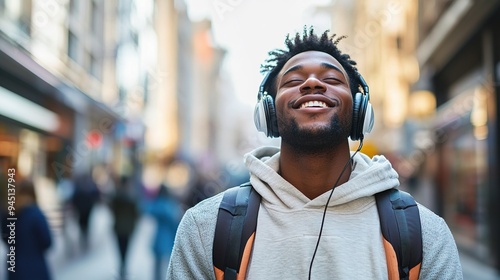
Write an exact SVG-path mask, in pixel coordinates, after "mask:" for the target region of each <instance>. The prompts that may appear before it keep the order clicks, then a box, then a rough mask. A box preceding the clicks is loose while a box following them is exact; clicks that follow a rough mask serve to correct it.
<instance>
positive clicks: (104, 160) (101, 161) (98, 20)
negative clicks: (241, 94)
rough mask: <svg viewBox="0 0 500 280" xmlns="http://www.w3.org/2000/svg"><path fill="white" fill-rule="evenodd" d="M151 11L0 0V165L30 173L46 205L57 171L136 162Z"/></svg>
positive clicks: (148, 69) (134, 166)
mask: <svg viewBox="0 0 500 280" xmlns="http://www.w3.org/2000/svg"><path fill="white" fill-rule="evenodd" d="M153 12H154V1H153V0H149V1H142V0H141V1H134V0H122V1H96V0H86V1H84V0H65V1H53V0H48V1H46V0H45V1H42V0H2V1H0V143H1V144H0V165H1V166H0V167H1V171H0V172H2V173H3V172H4V171H5V170H7V166H8V167H11V168H12V167H13V168H16V172H17V173H18V174H19V175H21V176H29V177H33V179H34V180H35V181H36V182H37V184H36V185H37V188H38V191H39V193H41V195H40V196H39V198H40V200H41V201H39V203H41V204H42V206H43V207H45V209H46V210H47V211H48V212H50V210H53V209H52V208H57V206H58V205H59V204H58V203H57V202H58V201H57V200H58V196H57V187H56V186H57V184H58V182H59V181H60V180H62V179H64V178H72V177H73V176H75V175H77V174H79V173H83V172H91V171H92V169H93V167H95V166H97V165H104V166H107V167H110V171H113V172H115V173H116V174H127V173H128V174H132V173H133V172H135V171H136V170H140V168H138V167H139V166H138V165H139V164H140V163H139V159H140V158H139V157H138V152H140V150H141V149H142V148H141V147H142V146H143V141H144V139H143V135H144V124H143V121H142V118H143V112H144V108H145V104H146V103H147V101H148V93H149V91H150V90H151V88H150V79H151V76H153V75H152V74H151V73H152V72H154V71H152V69H155V68H154V65H155V63H156V57H154V56H152V55H151V54H154V53H153V52H151V48H153V47H155V45H156V41H155V40H154V39H155V38H156V37H155V36H156V35H155V29H154V28H155V25H154V21H153V20H154V13H153ZM49 208H50V209H49ZM51 213H52V212H51ZM50 215H51V214H50V213H49V216H50Z"/></svg>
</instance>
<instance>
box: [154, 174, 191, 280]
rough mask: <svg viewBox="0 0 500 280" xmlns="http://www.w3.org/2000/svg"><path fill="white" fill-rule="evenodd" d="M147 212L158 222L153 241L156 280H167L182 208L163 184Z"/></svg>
mask: <svg viewBox="0 0 500 280" xmlns="http://www.w3.org/2000/svg"><path fill="white" fill-rule="evenodd" d="M146 211H147V213H148V214H149V215H151V216H152V217H153V218H154V219H155V221H156V233H155V237H154V241H153V253H154V257H155V273H154V277H155V278H154V279H155V280H159V279H165V275H166V268H167V266H168V261H169V259H170V254H171V252H172V247H173V246H174V238H175V233H176V231H177V226H178V225H179V222H180V219H181V217H182V212H183V211H182V207H181V205H180V203H179V202H178V201H177V200H176V198H175V197H174V196H173V195H172V194H171V193H170V191H169V189H168V187H167V186H166V185H165V184H161V185H160V188H159V190H158V193H157V195H156V197H155V198H154V199H153V200H152V201H151V202H150V203H149V204H148V205H147V206H146Z"/></svg>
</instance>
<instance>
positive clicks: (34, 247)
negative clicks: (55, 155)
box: [2, 180, 52, 280]
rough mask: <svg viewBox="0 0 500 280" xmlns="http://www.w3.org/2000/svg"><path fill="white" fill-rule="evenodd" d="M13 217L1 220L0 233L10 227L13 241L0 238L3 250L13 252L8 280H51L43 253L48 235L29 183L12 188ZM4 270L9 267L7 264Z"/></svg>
mask: <svg viewBox="0 0 500 280" xmlns="http://www.w3.org/2000/svg"><path fill="white" fill-rule="evenodd" d="M14 205H15V210H14V211H13V212H14V213H15V217H16V218H17V220H15V221H10V220H7V219H6V218H3V219H2V222H3V223H4V224H3V226H2V230H6V229H9V226H11V225H14V226H15V228H13V229H11V230H14V231H15V239H12V240H10V239H8V237H9V236H10V234H3V235H2V239H3V240H4V241H5V242H6V244H7V248H9V249H10V248H11V246H13V248H15V251H14V253H15V267H14V270H15V272H13V271H10V270H7V279H9V280H31V279H37V280H49V279H52V278H51V276H50V272H49V267H48V265H47V262H46V259H45V253H46V252H47V250H48V249H49V248H50V246H51V245H52V234H51V231H50V228H49V225H48V222H47V219H46V218H45V216H44V214H43V213H42V211H41V210H40V208H39V207H38V205H37V200H36V193H35V186H34V185H33V182H32V181H30V180H23V181H21V182H19V183H18V184H17V185H16V194H15V204H14ZM7 263H8V266H9V267H11V266H10V264H9V262H8V261H7Z"/></svg>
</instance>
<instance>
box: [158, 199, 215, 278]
mask: <svg viewBox="0 0 500 280" xmlns="http://www.w3.org/2000/svg"><path fill="white" fill-rule="evenodd" d="M221 199H222V196H215V197H212V198H209V199H207V200H205V201H202V202H201V203H199V204H198V205H196V206H195V207H194V208H191V209H189V210H188V211H186V213H185V214H184V217H183V218H182V220H181V222H180V224H179V227H178V229H177V234H176V237H175V242H174V248H173V250H172V255H171V257H170V263H169V267H168V270H167V279H172V280H174V279H182V280H187V279H215V275H214V269H213V261H212V248H213V238H214V231H215V223H216V221H217V213H218V206H219V204H220V201H221Z"/></svg>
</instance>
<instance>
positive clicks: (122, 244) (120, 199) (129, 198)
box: [110, 176, 140, 279]
mask: <svg viewBox="0 0 500 280" xmlns="http://www.w3.org/2000/svg"><path fill="white" fill-rule="evenodd" d="M130 181H131V180H130V178H129V177H127V176H122V177H121V178H120V180H119V182H118V183H117V184H116V186H115V187H116V192H115V194H114V195H113V196H112V197H111V200H110V209H111V212H112V213H113V217H114V220H115V221H114V227H113V230H114V233H115V235H116V240H117V242H118V249H119V253H120V276H121V279H125V274H126V259H127V251H128V247H129V243H130V242H129V241H130V237H131V236H132V234H133V232H134V229H135V227H136V224H137V220H138V219H139V215H140V213H139V209H138V206H137V201H136V200H135V198H134V196H133V193H132V191H133V190H132V188H131V184H130Z"/></svg>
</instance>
